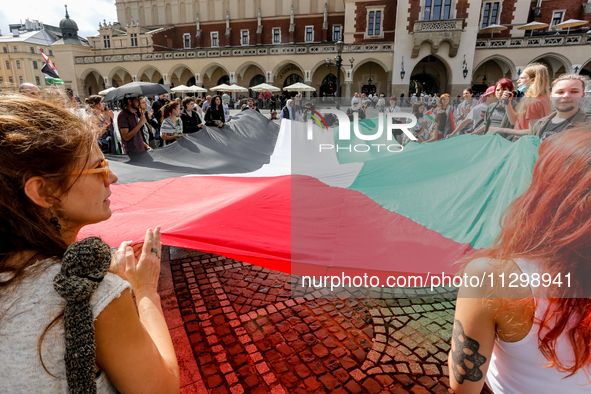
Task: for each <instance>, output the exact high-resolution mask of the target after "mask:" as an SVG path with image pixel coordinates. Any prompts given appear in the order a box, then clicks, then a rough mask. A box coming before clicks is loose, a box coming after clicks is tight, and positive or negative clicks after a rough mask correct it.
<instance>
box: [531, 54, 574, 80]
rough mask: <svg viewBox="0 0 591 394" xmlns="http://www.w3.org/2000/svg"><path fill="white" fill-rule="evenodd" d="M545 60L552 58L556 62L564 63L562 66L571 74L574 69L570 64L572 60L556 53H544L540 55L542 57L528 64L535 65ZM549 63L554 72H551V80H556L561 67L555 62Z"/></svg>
mask: <svg viewBox="0 0 591 394" xmlns="http://www.w3.org/2000/svg"><path fill="white" fill-rule="evenodd" d="M545 58H550V59H552V60H554V61H557V62H560V63H562V64H561V65H562V66H563V67H564V69H565V70H566V72H567V73H568V72H571V70H572V69H573V65H572V63H571V62H570V60H568V59H567V58H566V57H565V56H563V55H561V54H559V53H556V52H549V53H544V54H543V55H540V56H538V57H536V58H534V59H533V60H531V61H529V62H528V63H527V64H530V63H535V62H537V61H539V60H542V59H544V60H545ZM548 63H550V65H551V66H552V70H551V71H552V73H551V75H550V79H552V78H554V75H555V73H556V71H558V70H559V69H560V66H557V65H556V64H555V63H554V64H553V62H548Z"/></svg>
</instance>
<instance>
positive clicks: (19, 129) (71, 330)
mask: <svg viewBox="0 0 591 394" xmlns="http://www.w3.org/2000/svg"><path fill="white" fill-rule="evenodd" d="M33 107H34V108H35V111H30V108H33ZM98 133H99V130H98V128H97V125H96V123H95V122H94V119H93V118H87V119H83V118H82V117H81V116H79V115H77V114H76V113H74V112H72V111H69V110H68V109H67V108H64V107H63V106H62V105H60V104H53V103H50V102H46V101H39V100H35V99H31V98H29V97H26V96H4V97H0V146H2V149H0V184H1V185H2V189H3V191H2V193H0V240H1V241H0V365H2V370H3V373H2V374H0V387H2V392H7V393H25V392H35V393H65V392H99V393H115V392H122V393H126V392H153V393H178V392H179V390H180V389H179V386H180V378H179V368H178V364H177V360H176V356H175V352H174V347H173V343H172V340H171V337H170V334H169V331H168V327H167V325H166V321H165V319H164V315H163V313H162V307H161V304H160V297H159V295H158V292H157V285H158V277H159V274H160V253H161V247H162V245H161V241H160V237H161V235H160V228H159V227H156V228H155V229H154V230H152V229H149V230H148V231H147V232H146V236H145V238H144V240H143V243H140V244H138V245H135V246H134V247H132V246H131V241H126V242H123V243H122V244H121V246H120V247H119V249H118V250H117V252H116V253H115V254H114V255H113V256H111V253H110V249H109V248H108V247H107V246H106V245H104V244H103V243H102V242H101V241H100V240H98V239H96V238H95V239H92V238H88V239H85V240H82V241H80V242H75V241H76V239H77V237H78V233H79V231H80V229H81V228H82V227H84V226H86V225H89V224H93V223H98V222H101V221H104V220H107V219H109V217H110V216H111V214H112V211H111V204H112V203H111V200H110V196H111V185H112V184H114V183H115V182H117V176H116V175H115V174H114V173H113V171H111V169H110V168H109V162H108V161H107V160H106V159H105V157H104V155H103V153H102V152H101V150H100V149H99V147H98V144H97V140H96V135H97V134H98ZM87 244H90V245H94V244H96V245H98V247H99V249H100V250H99V252H100V253H102V254H99V256H102V257H101V260H100V261H95V259H91V258H90V257H87V256H94V255H93V254H91V253H85V252H84V251H92V252H93V253H94V251H95V249H84V248H86V246H85V245H87ZM101 248H102V249H101ZM105 248H106V249H105ZM72 259H74V262H76V263H79V265H74V266H73V271H72V272H71V273H72V275H74V279H75V280H73V279H71V278H69V277H67V276H65V274H64V270H66V272H68V271H67V270H68V269H70V268H68V267H71V266H70V265H69V264H70V262H71V261H72ZM96 266H99V267H100V268H101V269H102V272H101V275H99V276H97V275H96V270H95V268H94V267H96ZM109 267H110V268H109ZM107 269H109V272H106V270H107ZM105 272H106V273H105ZM86 286H93V288H92V291H93V292H92V293H91V294H92V295H91V296H90V295H88V293H86V291H87V290H86V289H87V287H86ZM130 289H131V290H132V291H133V293H134V298H135V303H134V298H132V296H131V291H130ZM84 297H86V298H84ZM82 302H85V303H86V304H84V305H86V307H87V308H88V309H87V310H88V311H89V313H88V314H86V315H84V314H72V313H65V311H67V310H71V309H67V308H71V307H72V305H74V306H76V305H78V303H82ZM72 303H73V304H72ZM76 319H85V320H83V321H82V320H81V321H78V320H76ZM72 321H75V322H76V324H74V325H73V324H67V325H66V324H65V323H66V322H70V323H71V322H72ZM81 324H82V325H83V324H86V326H85V327H90V328H89V330H90V331H85V332H84V335H79V334H77V333H79V332H80V331H79V327H80V325H81ZM76 330H78V331H76ZM91 333H92V334H93V335H91ZM73 340H75V341H81V342H83V343H84V347H83V348H81V349H84V350H85V351H86V350H88V349H91V353H90V356H89V357H87V356H85V354H86V353H85V352H76V351H77V350H78V348H74V354H75V355H76V357H81V358H83V357H86V358H85V361H86V362H87V364H86V365H88V362H90V368H88V369H84V370H81V369H80V368H79V367H78V365H79V364H77V363H76V362H74V363H72V362H71V360H72V358H71V357H73V356H72V353H71V352H69V351H71V350H72V349H73V348H72V346H71V345H69V343H71V342H72V341H73ZM76 360H78V359H76ZM72 377H75V379H73V378H72ZM81 382H85V384H88V387H86V386H85V388H87V389H88V390H79V389H77V388H76V387H75V385H76V386H77V385H79V384H83V383H81Z"/></svg>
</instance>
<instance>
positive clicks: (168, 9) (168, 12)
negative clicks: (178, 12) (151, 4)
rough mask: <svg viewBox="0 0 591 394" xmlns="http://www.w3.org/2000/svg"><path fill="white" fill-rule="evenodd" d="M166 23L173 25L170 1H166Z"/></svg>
mask: <svg viewBox="0 0 591 394" xmlns="http://www.w3.org/2000/svg"><path fill="white" fill-rule="evenodd" d="M164 23H165V24H167V25H172V6H171V5H170V3H166V6H165V7H164Z"/></svg>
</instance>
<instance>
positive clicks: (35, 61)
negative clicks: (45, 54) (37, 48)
mask: <svg viewBox="0 0 591 394" xmlns="http://www.w3.org/2000/svg"><path fill="white" fill-rule="evenodd" d="M33 70H37V60H33Z"/></svg>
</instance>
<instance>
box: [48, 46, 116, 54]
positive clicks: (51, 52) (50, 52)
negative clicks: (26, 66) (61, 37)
mask: <svg viewBox="0 0 591 394" xmlns="http://www.w3.org/2000/svg"><path fill="white" fill-rule="evenodd" d="M109 48H111V46H110V45H109ZM49 56H53V51H52V50H51V49H50V50H49Z"/></svg>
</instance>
